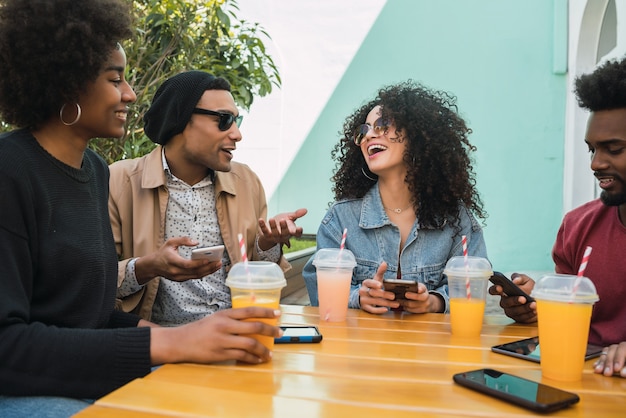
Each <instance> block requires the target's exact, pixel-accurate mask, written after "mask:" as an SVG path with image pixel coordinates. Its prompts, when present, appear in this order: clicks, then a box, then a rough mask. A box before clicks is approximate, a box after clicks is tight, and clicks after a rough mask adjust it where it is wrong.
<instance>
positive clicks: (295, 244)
mask: <svg viewBox="0 0 626 418" xmlns="http://www.w3.org/2000/svg"><path fill="white" fill-rule="evenodd" d="M290 243H291V247H290V248H287V247H286V246H285V247H283V253H284V254H288V253H293V252H296V251H300V250H304V249H306V248H310V247H315V245H316V242H315V238H307V237H303V238H292V239H291V240H290Z"/></svg>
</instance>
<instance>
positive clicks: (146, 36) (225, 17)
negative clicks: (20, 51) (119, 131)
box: [0, 0, 281, 163]
mask: <svg viewBox="0 0 626 418" xmlns="http://www.w3.org/2000/svg"><path fill="white" fill-rule="evenodd" d="M128 1H129V2H130V3H131V4H132V7H133V9H134V11H135V15H136V16H137V22H136V34H135V37H134V39H132V40H131V41H129V42H127V43H125V44H124V49H125V51H126V57H127V60H128V74H127V78H128V81H129V83H130V84H131V85H132V86H133V88H134V89H135V92H136V93H137V101H136V102H135V104H134V105H133V106H132V108H131V112H130V113H129V115H128V121H127V133H126V135H125V136H124V137H123V138H120V139H108V138H106V139H105V138H98V139H94V140H92V141H91V143H90V147H91V148H92V149H94V150H95V151H96V152H98V153H99V154H100V155H101V156H102V157H104V158H105V159H106V160H107V162H108V163H111V162H113V161H116V160H120V159H124V158H134V157H138V156H141V155H144V154H146V153H148V152H150V151H151V150H152V149H153V148H154V144H153V143H152V141H150V140H149V139H148V138H147V137H146V136H145V134H144V132H143V115H144V113H145V112H146V110H147V109H148V107H149V106H150V101H151V99H152V97H153V95H154V93H155V92H156V89H157V87H158V86H159V85H160V84H161V82H163V80H165V79H166V78H168V77H170V76H172V75H174V74H177V73H179V72H181V71H185V70H192V69H194V70H204V71H208V72H210V73H212V74H215V75H218V76H222V77H224V78H226V79H227V80H228V81H229V82H230V83H231V85H232V94H233V97H234V98H235V102H236V103H237V105H238V106H240V107H242V108H244V109H249V108H250V105H251V104H252V102H253V100H254V97H255V96H265V95H267V94H269V93H270V92H271V91H272V88H273V86H280V83H281V80H280V76H279V73H278V69H277V67H276V65H275V64H274V61H273V60H272V58H271V57H270V56H269V55H268V53H267V51H266V49H265V45H264V43H263V39H270V37H269V35H268V34H267V32H265V30H264V29H263V28H262V27H261V26H260V25H259V24H258V23H250V22H246V21H244V20H240V19H238V18H237V15H236V13H237V11H238V10H239V7H238V5H237V2H236V1H235V0H128ZM101 29H102V30H106V28H101ZM11 128H12V127H11V126H9V125H7V124H5V123H0V130H2V131H7V130H9V129H11Z"/></svg>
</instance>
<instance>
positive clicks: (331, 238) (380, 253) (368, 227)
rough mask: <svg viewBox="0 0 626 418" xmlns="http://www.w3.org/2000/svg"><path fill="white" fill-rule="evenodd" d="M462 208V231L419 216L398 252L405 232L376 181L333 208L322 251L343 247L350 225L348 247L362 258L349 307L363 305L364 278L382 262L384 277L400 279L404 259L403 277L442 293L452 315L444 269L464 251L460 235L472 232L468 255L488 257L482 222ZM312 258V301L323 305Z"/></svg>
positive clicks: (307, 271)
mask: <svg viewBox="0 0 626 418" xmlns="http://www.w3.org/2000/svg"><path fill="white" fill-rule="evenodd" d="M459 210H460V226H461V230H460V231H458V232H457V231H456V230H455V228H454V227H453V225H450V223H449V222H446V223H445V224H444V226H443V227H442V228H439V229H432V228H422V227H420V225H419V220H417V221H416V222H415V224H414V225H413V227H412V229H411V232H410V233H409V236H408V238H407V240H406V242H405V243H404V248H403V249H402V252H401V253H400V256H398V249H399V248H400V230H399V229H398V227H397V226H396V225H394V224H393V223H391V221H390V220H389V218H388V217H387V214H386V213H385V210H384V208H383V204H382V200H381V198H380V192H379V190H378V185H376V186H375V187H372V188H371V189H370V190H369V191H368V192H367V193H366V194H365V196H363V198H361V199H348V200H342V201H339V202H335V203H334V204H333V205H332V206H331V208H330V209H329V210H328V212H327V213H326V216H325V217H324V219H323V220H322V223H321V224H320V227H319V229H318V231H317V249H318V250H319V249H320V248H339V245H340V242H341V236H342V234H343V230H344V228H347V229H348V233H347V239H346V244H345V248H347V249H349V250H350V251H352V252H353V253H354V256H355V257H356V261H357V266H356V268H355V269H354V272H353V274H352V285H351V290H350V300H349V303H348V306H349V307H350V308H360V302H359V287H360V286H361V282H363V280H365V279H371V278H373V277H374V274H375V273H376V270H377V269H378V266H379V265H380V264H381V263H382V262H383V261H386V262H387V264H388V267H387V271H386V273H385V278H390V279H395V278H396V275H397V272H398V259H399V260H400V265H401V267H402V269H401V272H402V279H405V280H416V281H418V282H420V283H424V284H425V285H426V287H427V289H428V291H429V292H431V293H437V294H439V295H440V296H441V297H442V298H443V300H444V302H445V312H446V313H447V312H449V311H450V300H449V296H448V279H447V277H446V276H444V275H443V269H444V267H445V265H446V262H447V261H448V259H449V258H451V257H453V256H461V255H463V247H462V244H461V236H462V235H466V236H467V246H468V254H469V255H471V256H477V257H485V258H487V248H486V246H485V241H484V239H483V232H482V228H481V227H480V224H479V223H478V222H477V220H476V218H474V216H473V215H472V214H471V213H470V212H469V210H468V209H467V208H466V207H464V206H459ZM313 258H314V257H311V259H310V260H309V261H308V262H307V264H306V265H305V266H304V270H303V272H302V275H303V276H304V280H305V283H306V287H307V290H308V292H309V298H310V299H311V305H313V306H318V298H317V278H316V274H315V266H314V265H313V264H312V262H313Z"/></svg>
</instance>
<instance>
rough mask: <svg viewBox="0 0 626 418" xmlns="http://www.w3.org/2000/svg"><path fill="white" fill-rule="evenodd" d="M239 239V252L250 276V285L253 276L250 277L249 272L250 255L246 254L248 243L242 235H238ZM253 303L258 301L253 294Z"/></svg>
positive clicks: (248, 274)
mask: <svg viewBox="0 0 626 418" xmlns="http://www.w3.org/2000/svg"><path fill="white" fill-rule="evenodd" d="M237 238H238V239H239V250H240V251H241V259H242V260H243V265H244V267H245V269H246V275H247V276H248V283H252V276H251V275H250V270H248V253H247V252H246V242H245V241H244V240H243V235H242V234H237ZM251 298H252V302H254V301H255V300H256V295H255V294H254V292H252V295H251Z"/></svg>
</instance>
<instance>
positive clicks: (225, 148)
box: [109, 71, 307, 326]
mask: <svg viewBox="0 0 626 418" xmlns="http://www.w3.org/2000/svg"><path fill="white" fill-rule="evenodd" d="M241 119H242V117H241V116H240V115H239V111H238V109H237V107H236V105H235V101H234V99H233V96H232V94H231V92H230V84H229V83H228V81H226V80H225V79H223V78H220V77H215V76H213V75H211V74H208V73H206V72H203V71H187V72H183V73H180V74H178V75H176V76H173V77H171V78H170V79H168V80H166V81H165V82H164V83H163V84H162V85H161V86H160V87H159V89H158V90H157V92H156V94H155V96H154V99H153V101H152V104H151V106H150V108H149V109H148V111H147V112H146V114H145V116H144V122H145V132H146V135H147V136H148V137H149V138H150V139H151V140H152V141H154V142H155V143H157V144H158V145H159V146H158V147H156V148H155V149H154V150H153V151H152V152H151V153H149V154H148V155H146V156H144V157H141V158H136V159H132V160H123V161H117V162H115V163H113V164H112V165H111V167H110V171H111V177H110V197H109V212H110V218H111V225H112V227H113V235H114V238H115V244H116V248H117V253H118V255H119V258H120V260H121V261H120V262H119V266H118V267H119V268H118V284H119V286H118V295H117V296H118V298H119V300H120V303H119V305H120V307H121V308H122V309H123V310H124V311H131V312H134V313H137V314H139V315H140V316H142V317H143V318H144V319H146V320H151V321H152V322H155V323H157V324H160V325H166V326H173V325H180V324H184V323H189V322H192V321H195V320H198V319H200V318H203V317H205V316H207V315H210V314H212V313H214V312H216V311H218V310H222V309H226V308H230V306H231V301H230V290H229V288H228V287H227V286H226V285H225V283H224V280H225V278H226V274H227V272H228V270H229V268H230V266H231V265H232V264H235V263H237V262H239V261H241V260H242V256H241V248H240V244H239V240H238V234H242V235H243V237H244V238H243V239H244V243H243V245H245V247H246V253H247V254H248V258H249V259H250V260H266V261H272V262H275V263H278V264H279V265H280V266H281V268H283V270H286V269H288V268H289V267H290V266H289V263H287V261H286V260H285V259H284V257H283V256H282V245H283V244H286V245H289V239H290V238H291V237H294V236H295V237H299V236H301V235H302V228H301V227H298V226H296V224H295V221H296V220H297V219H298V218H300V217H302V216H304V215H305V214H306V212H307V211H306V209H299V210H297V211H295V212H290V213H284V214H280V215H277V216H276V217H275V218H272V219H270V220H269V221H266V220H265V217H266V216H267V204H266V200H265V192H264V190H263V186H262V185H261V182H260V180H259V178H258V177H257V175H256V174H255V173H254V172H253V171H252V170H250V168H249V167H248V166H246V165H244V164H239V163H236V162H233V161H231V160H232V158H233V154H232V152H233V151H234V150H235V149H236V145H237V142H239V141H240V140H241V139H242V136H241V132H240V131H239V124H240V123H241ZM221 245H223V246H224V247H225V251H224V253H223V256H222V257H221V258H220V259H219V260H217V261H211V260H209V259H207V258H206V257H205V258H203V259H202V258H201V259H191V255H192V254H191V253H192V249H193V248H197V247H216V248H215V250H216V251H217V250H218V249H219V248H220V247H219V246H221Z"/></svg>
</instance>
